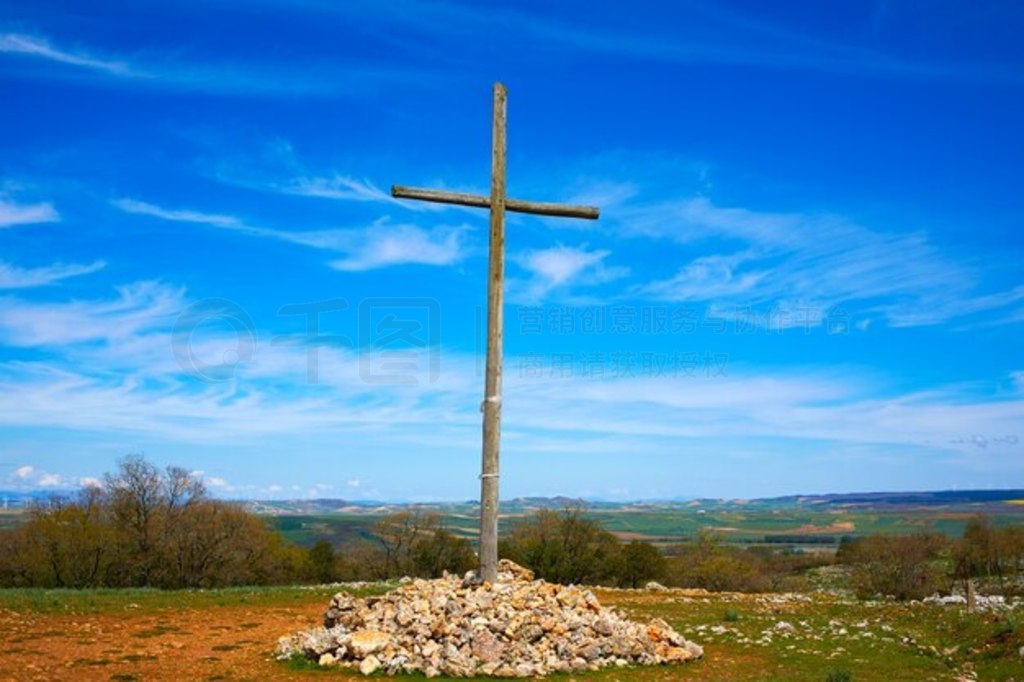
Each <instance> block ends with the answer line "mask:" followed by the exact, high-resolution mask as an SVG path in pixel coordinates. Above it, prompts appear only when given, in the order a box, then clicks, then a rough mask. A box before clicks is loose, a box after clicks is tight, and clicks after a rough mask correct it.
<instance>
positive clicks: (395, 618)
mask: <svg viewBox="0 0 1024 682" xmlns="http://www.w3.org/2000/svg"><path fill="white" fill-rule="evenodd" d="M474 578H475V576H474V575H473V574H472V573H470V574H467V576H466V577H465V578H459V577H458V576H445V577H444V578H439V579H437V580H415V581H413V582H412V583H409V584H406V585H404V586H402V587H399V588H398V589H396V590H394V591H392V592H389V593H387V594H385V595H381V596H378V597H366V598H363V599H356V598H353V597H352V596H350V595H348V594H346V593H344V592H342V593H339V594H337V595H335V596H334V598H333V599H332V600H331V603H330V606H329V607H328V609H327V612H326V613H325V614H324V624H323V626H322V627H316V628H313V629H311V630H308V631H304V632H300V633H297V634H295V635H292V636H289V637H282V638H281V640H280V641H279V643H278V653H277V655H278V657H279V658H289V657H292V656H295V655H297V654H301V655H302V656H305V657H307V658H309V659H312V660H315V661H317V662H318V663H319V664H320V665H322V666H333V665H341V666H346V667H349V668H355V669H358V670H359V671H360V672H361V673H363V674H364V675H370V674H373V673H375V672H377V671H384V672H386V673H387V674H389V675H395V674H398V673H407V672H420V673H423V674H425V675H426V676H427V677H434V676H437V675H449V676H452V677H469V676H473V675H492V676H495V677H532V676H540V675H546V674H548V673H552V672H569V671H581V670H597V669H599V668H603V667H606V666H611V665H615V666H626V665H631V664H640V665H655V664H663V663H681V662H683V661H688V660H691V659H694V658H698V657H700V656H701V655H702V654H703V650H702V649H701V647H700V646H698V645H696V644H694V643H693V642H688V641H686V640H685V639H684V638H683V637H682V636H681V635H680V634H679V633H677V632H676V631H675V630H673V629H672V628H670V627H669V626H668V625H667V624H666V623H665V622H664V621H662V620H660V619H656V620H652V621H651V622H650V623H647V624H641V623H636V622H633V621H630V620H627V619H625V618H623V617H622V616H621V615H619V614H618V613H616V612H615V611H613V610H611V609H608V608H604V607H602V606H601V605H600V604H599V603H598V601H597V598H596V597H595V596H594V594H593V593H592V592H590V591H589V590H586V589H582V588H579V587H573V586H568V587H566V586H562V585H553V584H550V583H547V582H544V581H543V580H533V574H532V573H531V572H530V571H528V570H526V569H524V568H522V567H520V566H517V565H516V564H513V563H511V562H508V561H504V560H503V561H502V562H501V564H500V565H499V575H498V581H497V582H496V583H495V584H493V585H492V584H490V583H483V584H479V583H478V582H477V581H476V580H475V579H474Z"/></svg>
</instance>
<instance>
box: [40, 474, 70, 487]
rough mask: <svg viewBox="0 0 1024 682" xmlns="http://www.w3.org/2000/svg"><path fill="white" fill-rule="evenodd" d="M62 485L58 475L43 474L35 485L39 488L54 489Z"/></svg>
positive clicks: (61, 479) (62, 480)
mask: <svg viewBox="0 0 1024 682" xmlns="http://www.w3.org/2000/svg"><path fill="white" fill-rule="evenodd" d="M63 483H64V479H63V478H62V477H61V476H60V474H50V473H43V474H40V475H39V478H38V479H36V485H38V486H39V487H41V488H56V487H58V486H60V485H62V484H63Z"/></svg>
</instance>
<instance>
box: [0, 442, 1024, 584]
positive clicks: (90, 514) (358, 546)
mask: <svg viewBox="0 0 1024 682" xmlns="http://www.w3.org/2000/svg"><path fill="white" fill-rule="evenodd" d="M499 554H500V555H501V556H502V557H504V558H508V559H511V560H512V561H515V562H516V563H518V564H521V565H523V566H525V567H527V568H529V569H531V570H533V571H534V573H535V574H536V575H537V577H538V578H543V579H545V580H548V581H550V582H557V583H563V584H569V583H574V584H587V585H608V586H618V587H642V586H643V585H644V584H645V583H647V582H648V581H652V580H653V581H659V582H661V583H663V584H665V585H667V586H677V587H695V588H703V589H707V590H709V591H740V592H768V591H801V590H806V589H811V588H812V584H811V583H810V582H809V580H808V577H807V572H808V569H812V568H816V567H820V566H824V565H828V564H833V563H835V564H838V565H839V566H841V567H843V568H844V570H845V572H846V573H845V574H846V575H847V579H848V580H849V585H850V586H851V587H852V588H853V589H854V590H855V591H856V592H857V593H858V594H860V595H862V596H865V597H867V596H875V595H890V596H893V597H896V598H898V599H918V598H921V597H924V596H927V595H929V594H932V593H935V592H947V591H949V590H950V588H951V587H952V586H953V584H954V583H955V581H957V580H967V579H972V578H981V579H984V580H986V581H989V582H991V583H994V585H995V586H996V587H997V588H998V589H1002V590H1003V591H1004V592H1008V591H1011V590H1013V589H1018V590H1019V589H1020V584H1021V581H1020V578H1021V577H1022V576H1024V526H1009V527H996V526H994V525H993V524H992V522H991V521H990V520H989V519H988V518H986V517H984V516H978V517H975V518H972V519H971V520H970V521H969V522H968V523H967V526H966V528H965V530H964V533H963V536H962V537H961V538H959V539H956V540H951V539H949V538H946V537H945V536H942V535H937V534H925V533H921V534H917V535H909V536H907V535H900V536H896V535H885V534H879V535H872V536H868V537H864V538H857V539H853V538H844V540H843V542H842V543H841V544H840V545H839V549H838V551H837V552H836V553H835V555H834V556H832V555H830V554H828V553H825V552H798V551H793V550H791V549H786V548H779V547H769V546H748V547H743V546H737V545H733V544H729V543H726V542H724V541H723V538H722V537H721V536H720V535H718V534H716V533H714V532H712V531H709V530H703V531H701V532H700V533H698V535H697V537H696V538H694V539H693V540H692V541H689V542H683V543H679V544H674V545H667V546H662V547H658V546H655V545H653V544H650V543H647V542H642V541H639V540H633V541H630V542H622V541H620V540H619V539H618V538H616V537H615V536H614V535H613V534H612V533H610V532H609V531H608V530H607V529H605V528H604V527H603V526H602V525H601V523H600V522H599V521H597V520H595V519H592V518H589V517H587V515H586V514H585V513H584V511H583V510H582V509H581V508H566V509H562V510H551V509H542V510H539V511H537V512H535V513H534V514H532V515H530V516H529V517H526V518H523V519H520V520H518V521H517V522H516V523H515V524H513V525H512V527H511V528H510V530H509V532H507V533H506V534H505V535H504V536H503V537H502V539H501V541H500V544H499ZM475 565H476V554H475V552H474V548H473V544H472V543H471V541H470V540H469V539H467V538H464V537H459V536H457V535H455V534H453V533H452V532H451V531H450V530H448V529H447V528H445V526H444V523H443V519H442V517H441V516H440V515H438V514H436V513H433V512H430V511H427V510H422V509H416V508H411V509H408V510H404V511H401V512H398V513H394V514H390V515H388V516H386V517H384V518H382V519H380V520H378V521H377V522H375V523H374V524H373V526H372V527H371V529H370V533H369V534H368V535H367V536H366V537H365V538H363V539H361V540H357V541H354V542H349V543H346V544H344V545H342V546H340V547H335V546H334V545H332V544H331V543H330V542H328V541H326V540H320V541H318V542H316V543H314V544H313V545H312V546H311V547H308V548H304V547H299V546H297V545H294V544H292V543H290V542H288V541H287V540H285V539H284V537H283V536H282V535H281V534H280V532H278V531H276V530H273V529H272V528H271V527H270V526H269V525H268V524H267V522H266V520H265V519H263V518H260V517H259V516H257V515H255V514H253V513H251V512H249V511H247V510H245V509H244V508H243V507H242V506H241V505H239V504H236V503H232V502H227V501H223V500H217V499H213V498H211V497H210V495H209V494H208V492H207V491H206V489H205V487H204V486H203V483H202V481H201V479H200V478H199V477H198V476H196V475H194V474H192V473H190V472H188V471H186V470H185V469H182V468H180V467H167V468H166V469H163V470H161V469H158V468H157V467H155V466H154V465H152V464H150V463H149V462H147V461H146V460H145V459H143V458H142V457H138V456H132V457H128V458H125V459H123V460H121V462H119V465H118V469H117V471H116V472H115V473H113V474H107V475H106V476H104V478H103V482H102V485H99V486H90V487H87V488H85V489H83V490H82V491H80V492H79V493H78V494H77V495H76V496H75V497H73V498H71V499H64V498H54V499H52V500H50V501H47V502H44V503H38V504H35V505H34V506H32V507H31V508H30V509H29V510H28V512H27V520H26V522H25V523H23V524H21V525H20V526H18V527H16V528H13V529H8V530H4V531H0V587H10V586H24V587H67V588H81V587H158V588H169V589H176V588H211V587H223V586H231V585H264V584H285V583H327V582H336V581H356V580H365V581H380V580H387V579H393V578H397V577H401V576H417V577H424V578H435V577H439V576H441V575H442V574H444V573H445V572H449V573H455V574H462V573H464V572H465V571H468V570H470V569H472V568H474V567H475ZM1014 585H1016V586H1017V587H1016V588H1014Z"/></svg>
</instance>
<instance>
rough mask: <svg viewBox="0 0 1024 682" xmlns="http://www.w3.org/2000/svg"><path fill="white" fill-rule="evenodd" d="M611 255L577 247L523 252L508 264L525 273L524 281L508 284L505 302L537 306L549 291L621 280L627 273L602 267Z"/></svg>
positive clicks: (513, 280)
mask: <svg viewBox="0 0 1024 682" xmlns="http://www.w3.org/2000/svg"><path fill="white" fill-rule="evenodd" d="M609 255H611V252H610V251H608V250H605V249H598V250H591V249H589V248H588V247H587V246H586V245H583V246H580V247H570V246H563V245H559V246H554V247H551V248H548V249H535V250H530V251H524V252H522V253H519V254H516V255H515V256H513V257H512V260H513V261H514V262H515V263H517V264H518V265H519V266H520V267H522V268H523V269H524V270H526V271H527V272H528V273H529V274H530V277H529V278H528V279H526V280H519V279H515V278H512V279H510V280H509V290H510V294H509V298H510V299H512V300H515V301H518V302H524V303H538V302H541V301H543V300H544V298H545V297H546V296H548V295H549V294H550V293H551V292H552V291H555V290H559V291H561V292H562V293H565V292H567V291H568V290H569V289H570V288H571V287H575V286H594V285H598V284H604V283H606V282H611V281H613V280H616V279H619V278H622V277H625V276H626V275H628V274H629V269H628V268H625V267H621V266H606V265H605V259H606V258H607V257H608V256H609Z"/></svg>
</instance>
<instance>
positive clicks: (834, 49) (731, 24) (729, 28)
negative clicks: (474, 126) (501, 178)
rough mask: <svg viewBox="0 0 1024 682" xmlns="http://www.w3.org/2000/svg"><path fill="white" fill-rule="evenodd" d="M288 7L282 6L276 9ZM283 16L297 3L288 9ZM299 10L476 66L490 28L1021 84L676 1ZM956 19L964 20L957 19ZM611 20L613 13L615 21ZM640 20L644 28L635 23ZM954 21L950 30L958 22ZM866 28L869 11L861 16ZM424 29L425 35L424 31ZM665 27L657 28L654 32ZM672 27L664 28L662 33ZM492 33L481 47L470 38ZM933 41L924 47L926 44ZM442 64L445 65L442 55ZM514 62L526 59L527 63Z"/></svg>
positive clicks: (794, 65) (645, 53)
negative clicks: (348, 19)
mask: <svg viewBox="0 0 1024 682" xmlns="http://www.w3.org/2000/svg"><path fill="white" fill-rule="evenodd" d="M282 6H284V5H282ZM287 7H288V9H289V10H291V9H292V8H293V7H294V5H293V4H287ZM301 7H302V8H303V9H305V10H314V11H320V12H330V13H343V14H346V15H357V16H358V17H359V18H360V19H361V20H364V21H375V22H379V23H385V22H386V23H387V25H388V27H389V28H392V30H394V29H393V27H396V26H398V27H401V28H402V29H404V30H406V31H410V32H415V33H417V34H419V35H421V36H423V38H424V39H426V40H439V39H441V38H446V39H449V40H451V39H456V40H460V44H461V45H463V46H464V50H462V51H461V54H460V57H461V58H462V59H463V60H465V61H466V62H467V63H472V62H473V60H474V58H475V57H476V55H477V53H476V52H475V51H474V48H477V47H478V46H479V48H478V49H488V50H490V49H493V47H494V44H495V41H501V40H502V38H503V34H502V33H501V31H493V30H490V29H494V28H500V27H504V26H510V25H511V26H519V27H521V30H522V32H525V33H527V34H529V35H530V36H531V37H532V38H533V39H534V40H535V42H536V43H537V44H538V45H539V46H542V47H543V48H544V49H539V50H537V51H536V54H538V55H543V58H545V59H549V58H550V54H551V50H552V48H554V49H563V50H571V52H572V53H573V54H579V53H581V52H586V53H591V54H600V55H615V56H618V57H624V58H628V59H637V60H645V61H649V62H657V63H669V64H723V65H727V66H731V65H742V66H747V67H755V68H759V69H781V70H804V71H816V72H828V73H854V74H869V75H879V76H889V77H904V78H955V79H970V80H983V81H997V82H1007V81H1008V82H1013V83H1020V82H1021V76H1020V69H1019V65H1016V68H1014V65H1008V64H1005V63H998V62H992V61H989V62H984V61H979V60H975V59H970V58H968V55H965V56H964V58H962V59H958V60H955V61H953V60H940V59H935V58H931V59H930V58H928V57H926V56H924V55H925V54H926V51H925V50H920V51H919V52H921V53H923V54H918V55H914V56H905V55H903V54H901V53H900V52H898V51H896V50H895V49H892V48H888V47H882V46H880V44H879V42H878V41H876V40H872V41H870V42H863V43H858V42H853V41H851V40H850V39H849V38H850V36H849V34H848V33H844V34H842V35H839V34H835V35H827V34H825V35H822V34H821V33H822V32H819V33H818V34H815V33H811V32H809V31H807V30H806V29H803V28H802V27H799V26H795V25H786V24H783V23H780V22H777V21H774V20H772V19H771V18H770V15H769V16H766V13H763V12H761V13H758V12H757V11H741V10H738V9H736V8H734V7H724V6H719V5H714V6H712V5H709V4H707V3H683V4H679V3H677V4H676V5H674V7H673V10H672V13H671V15H666V12H665V10H664V9H663V8H662V7H661V6H660V5H657V4H650V5H646V6H644V5H640V6H634V7H632V8H631V15H632V16H631V17H630V19H631V20H630V21H628V22H618V23H612V22H611V21H608V20H607V19H605V20H603V21H602V19H601V18H600V17H597V16H595V17H588V20H587V21H585V22H580V21H579V19H578V17H575V16H570V15H568V14H563V15H561V16H559V13H558V12H557V11H543V12H542V11H529V10H523V9H518V8H508V7H505V8H495V7H489V6H488V7H483V6H479V5H475V4H472V3H466V2H428V1H427V0H402V2H395V3H384V4H381V3H370V4H364V3H333V2H306V3H303V4H302V5H301ZM957 14H958V15H959V14H960V12H958V13H957ZM612 16H614V15H612ZM638 17H639V18H640V20H639V21H638V20H637V19H638ZM903 19H904V20H905V21H906V25H907V26H908V30H913V31H916V30H917V24H918V23H919V22H918V21H916V19H917V17H916V16H914V17H911V18H910V20H907V19H908V18H907V17H906V16H904V17H903ZM958 19H959V16H958V17H956V18H954V19H951V18H950V17H943V20H944V21H946V22H950V23H952V22H955V21H957V20H958ZM863 20H864V22H865V23H870V22H871V21H872V11H870V10H866V11H865V12H864V15H863ZM428 27H429V28H428ZM659 28H661V29H662V30H659ZM664 29H669V30H664ZM480 35H488V36H490V39H489V40H488V41H486V42H478V41H476V40H475V38H476V37H477V36H480ZM929 38H930V36H923V37H922V39H921V42H922V43H924V44H927V43H928V39H929ZM445 56H446V58H449V59H450V58H451V57H450V55H448V54H446V55H445ZM520 58H528V55H527V56H525V57H520Z"/></svg>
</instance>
